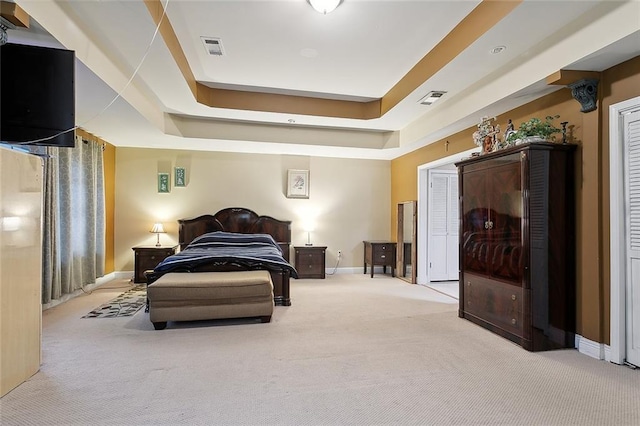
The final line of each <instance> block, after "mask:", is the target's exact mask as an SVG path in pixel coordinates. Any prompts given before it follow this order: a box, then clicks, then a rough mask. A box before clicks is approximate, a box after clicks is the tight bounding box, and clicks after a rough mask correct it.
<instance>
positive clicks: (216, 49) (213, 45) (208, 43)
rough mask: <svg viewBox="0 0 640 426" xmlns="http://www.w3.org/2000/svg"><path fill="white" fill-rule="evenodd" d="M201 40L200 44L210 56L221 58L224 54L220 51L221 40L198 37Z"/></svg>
mask: <svg viewBox="0 0 640 426" xmlns="http://www.w3.org/2000/svg"><path fill="white" fill-rule="evenodd" d="M200 38H201V39H202V44H204V48H205V49H206V51H207V53H208V54H209V55H212V56H222V55H223V54H224V50H223V49H222V40H220V39H219V38H215V37H202V36H201V37H200Z"/></svg>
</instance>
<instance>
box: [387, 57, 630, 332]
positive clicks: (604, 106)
mask: <svg viewBox="0 0 640 426" xmlns="http://www.w3.org/2000/svg"><path fill="white" fill-rule="evenodd" d="M638 70H640V58H635V59H633V60H631V61H628V62H626V63H624V64H621V65H619V66H617V67H614V68H612V69H610V70H607V71H605V72H604V73H603V74H602V78H601V80H600V86H599V89H598V90H599V98H600V102H599V105H598V109H597V110H596V111H593V112H590V113H581V112H580V104H579V103H578V102H577V101H575V100H574V99H573V98H572V97H571V94H570V91H569V90H568V89H561V90H559V91H557V92H554V93H552V94H550V95H547V96H545V97H543V98H541V99H538V100H536V101H534V102H531V103H529V104H527V105H524V106H522V107H520V108H516V109H514V110H512V111H509V112H508V113H506V114H503V115H500V116H498V117H497V121H498V123H499V124H500V126H501V128H502V129H504V128H505V127H506V123H507V121H508V119H509V118H511V119H512V120H513V122H514V124H515V126H516V128H517V127H518V126H519V124H520V123H521V122H522V121H524V120H527V119H529V118H531V117H539V118H544V117H545V116H546V115H556V114H559V115H560V119H559V120H558V121H568V122H569V125H568V129H569V137H570V141H571V142H573V143H576V144H577V145H578V150H577V152H576V207H577V212H576V233H577V236H576V261H577V262H576V263H577V265H576V266H577V268H576V275H577V300H576V303H577V332H578V334H580V335H581V336H583V337H586V338H588V339H590V340H593V341H596V342H602V343H608V342H609V285H610V283H609V194H608V185H609V153H608V144H609V141H608V135H609V125H608V120H609V117H608V107H609V105H611V104H613V103H616V102H620V101H623V100H626V99H629V98H632V97H635V96H639V95H640V72H638ZM478 119H480V117H478ZM474 130H475V127H474V128H470V129H467V130H465V131H463V132H460V133H457V134H455V135H451V136H450V137H449V138H446V139H443V140H441V141H438V142H436V143H434V144H432V145H429V146H426V147H424V148H422V149H419V150H416V151H414V152H412V153H410V154H407V155H405V156H403V157H400V158H397V159H395V160H393V161H392V164H391V172H392V173H391V180H392V186H391V207H390V208H391V211H390V218H391V222H390V225H389V227H390V229H394V228H395V210H396V209H395V205H396V203H397V202H399V201H404V200H407V199H417V184H416V182H417V166H419V165H421V164H425V163H428V162H431V161H434V160H437V159H439V158H443V157H446V156H449V155H452V154H455V153H458V152H461V151H464V150H467V149H470V148H473V147H474V145H473V143H472V139H471V133H472V132H473V131H474ZM447 140H448V141H449V144H448V145H447V144H446V141H447ZM447 148H448V151H447Z"/></svg>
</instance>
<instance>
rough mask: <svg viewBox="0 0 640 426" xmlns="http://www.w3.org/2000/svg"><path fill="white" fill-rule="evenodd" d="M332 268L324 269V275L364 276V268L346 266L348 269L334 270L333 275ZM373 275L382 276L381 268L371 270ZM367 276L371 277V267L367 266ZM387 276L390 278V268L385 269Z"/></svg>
mask: <svg viewBox="0 0 640 426" xmlns="http://www.w3.org/2000/svg"><path fill="white" fill-rule="evenodd" d="M333 270H334V268H325V273H326V274H327V275H338V274H362V275H365V273H364V266H348V267H344V268H338V269H336V272H335V274H334V273H333ZM373 273H374V274H382V273H383V267H382V266H376V267H375V268H374V269H373ZM367 275H371V267H369V266H367ZM387 275H388V276H391V268H390V267H387Z"/></svg>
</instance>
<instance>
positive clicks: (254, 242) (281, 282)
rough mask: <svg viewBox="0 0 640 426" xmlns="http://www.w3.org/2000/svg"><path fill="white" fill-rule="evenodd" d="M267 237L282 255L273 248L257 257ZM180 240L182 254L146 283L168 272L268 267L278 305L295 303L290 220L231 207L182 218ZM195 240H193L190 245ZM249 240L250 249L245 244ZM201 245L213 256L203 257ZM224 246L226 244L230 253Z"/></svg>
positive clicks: (152, 274)
mask: <svg viewBox="0 0 640 426" xmlns="http://www.w3.org/2000/svg"><path fill="white" fill-rule="evenodd" d="M238 234H243V235H238ZM267 240H271V241H273V242H275V246H276V251H277V248H279V249H280V253H275V252H274V250H271V251H270V252H269V253H268V254H267V255H265V256H263V257H260V256H262V255H260V256H258V255H254V254H255V253H254V250H260V251H261V250H262V248H257V246H258V245H265V246H266V245H268V244H267V243H268V241H267ZM178 241H179V247H180V250H179V252H178V253H177V254H175V255H173V256H170V257H168V258H166V259H165V260H164V261H162V262H161V263H160V264H159V265H158V266H157V267H156V268H155V269H154V270H153V272H149V273H147V283H148V284H152V283H153V282H155V281H156V280H158V279H159V278H160V277H161V276H163V275H164V274H166V273H176V272H187V273H189V272H234V271H248V270H268V271H269V274H270V275H271V281H272V283H273V296H274V303H275V305H280V306H289V305H291V298H290V293H289V281H290V278H291V277H293V278H297V272H296V270H295V268H294V267H293V266H292V265H291V264H290V263H289V251H290V245H291V222H290V221H286V220H278V219H274V218H272V217H270V216H262V215H258V214H257V213H255V212H254V211H252V210H249V209H246V208H240V207H230V208H226V209H222V210H220V211H218V212H217V213H215V214H214V215H203V216H199V217H196V218H193V219H181V220H178ZM191 243H194V244H193V245H192V246H190V247H189V245H190V244H191ZM245 244H246V247H247V248H246V249H244V248H242V247H243V245H245ZM203 245H204V247H205V249H206V250H208V251H211V252H212V253H213V255H211V256H200V254H201V253H202V250H200V252H198V251H197V250H196V249H197V247H203ZM210 245H213V246H215V247H213V248H211V247H210ZM225 245H228V250H226V251H225ZM190 250H191V251H194V252H195V254H196V255H195V256H193V257H189V258H188V257H187V256H186V255H188V254H189V252H190ZM243 252H244V253H245V254H243Z"/></svg>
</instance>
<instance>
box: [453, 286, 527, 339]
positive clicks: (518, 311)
mask: <svg viewBox="0 0 640 426" xmlns="http://www.w3.org/2000/svg"><path fill="white" fill-rule="evenodd" d="M463 283H464V284H463V285H464V290H463V291H464V312H465V313H469V314H471V315H475V316H477V317H479V318H482V319H483V320H484V321H486V322H487V323H489V324H491V325H493V326H495V327H498V328H500V329H502V330H504V331H507V332H509V333H512V334H514V335H516V336H519V337H524V336H523V329H524V319H525V318H524V313H523V312H524V310H523V307H524V303H525V296H527V295H528V292H527V291H526V290H523V289H522V288H521V287H516V286H513V285H510V284H505V283H500V282H497V281H492V280H487V279H484V278H482V277H477V276H475V275H472V274H465V275H464V281H463Z"/></svg>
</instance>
